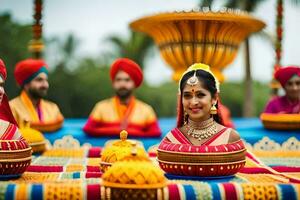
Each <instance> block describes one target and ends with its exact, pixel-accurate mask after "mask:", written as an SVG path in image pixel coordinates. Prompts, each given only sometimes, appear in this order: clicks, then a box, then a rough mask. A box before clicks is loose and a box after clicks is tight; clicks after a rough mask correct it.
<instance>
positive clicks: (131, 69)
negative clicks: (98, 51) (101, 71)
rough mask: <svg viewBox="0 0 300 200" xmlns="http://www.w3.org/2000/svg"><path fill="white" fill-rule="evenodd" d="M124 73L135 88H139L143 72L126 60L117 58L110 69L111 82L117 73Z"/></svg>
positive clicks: (133, 63) (135, 64)
mask: <svg viewBox="0 0 300 200" xmlns="http://www.w3.org/2000/svg"><path fill="white" fill-rule="evenodd" d="M120 70H122V71H124V72H126V73H127V74H128V75H129V76H130V77H131V79H132V80H133V81H134V83H135V87H139V86H140V85H141V83H142V82H143V72H142V70H141V68H140V66H139V65H138V64H137V63H135V62H134V61H132V60H130V59H128V58H119V59H117V60H115V62H114V63H113V64H112V66H111V69H110V78H111V80H114V79H115V76H116V74H117V72H118V71H120Z"/></svg>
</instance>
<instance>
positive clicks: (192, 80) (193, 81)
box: [186, 70, 199, 86]
mask: <svg viewBox="0 0 300 200" xmlns="http://www.w3.org/2000/svg"><path fill="white" fill-rule="evenodd" d="M198 82H199V80H198V78H197V76H196V70H195V72H194V75H193V76H192V77H191V78H189V79H188V80H187V82H186V83H187V84H188V85H190V86H195V85H197V83H198Z"/></svg>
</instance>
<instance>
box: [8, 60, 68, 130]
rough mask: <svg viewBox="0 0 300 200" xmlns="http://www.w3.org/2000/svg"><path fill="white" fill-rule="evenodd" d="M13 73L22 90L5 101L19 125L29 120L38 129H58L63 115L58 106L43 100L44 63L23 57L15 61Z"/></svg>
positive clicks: (46, 76) (46, 79) (45, 66)
mask: <svg viewBox="0 0 300 200" xmlns="http://www.w3.org/2000/svg"><path fill="white" fill-rule="evenodd" d="M14 75H15V79H16V81H17V83H18V85H19V86H20V87H21V88H22V92H21V94H20V96H18V97H16V98H14V99H13V100H11V101H10V102H9V103H10V107H11V109H12V112H13V114H14V116H15V119H16V120H17V122H18V124H19V126H20V127H22V126H23V125H24V123H27V122H29V123H30V126H31V127H32V128H35V129H37V130H39V131H42V132H44V131H45V132H52V131H56V130H58V129H59V128H61V126H62V124H63V121H64V117H63V115H62V114H61V112H60V110H59V108H58V106H57V105H56V104H55V103H53V102H50V101H47V100H44V99H43V98H44V97H46V95H47V91H48V88H49V83H48V69H47V64H46V63H45V62H44V61H43V60H38V59H26V60H23V61H21V62H19V63H17V65H16V68H15V71H14Z"/></svg>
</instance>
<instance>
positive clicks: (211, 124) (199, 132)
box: [186, 118, 217, 141]
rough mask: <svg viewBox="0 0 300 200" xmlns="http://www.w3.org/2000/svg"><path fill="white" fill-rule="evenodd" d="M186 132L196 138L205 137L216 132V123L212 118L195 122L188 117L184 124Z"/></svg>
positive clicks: (202, 138) (201, 138)
mask: <svg viewBox="0 0 300 200" xmlns="http://www.w3.org/2000/svg"><path fill="white" fill-rule="evenodd" d="M186 128H187V134H188V135H189V136H192V137H193V138H195V139H197V140H199V141H200V140H204V139H207V138H209V137H211V136H213V135H214V134H216V133H217V124H216V122H215V121H214V119H213V118H209V119H208V120H205V121H203V122H195V121H192V120H190V119H188V123H187V125H186Z"/></svg>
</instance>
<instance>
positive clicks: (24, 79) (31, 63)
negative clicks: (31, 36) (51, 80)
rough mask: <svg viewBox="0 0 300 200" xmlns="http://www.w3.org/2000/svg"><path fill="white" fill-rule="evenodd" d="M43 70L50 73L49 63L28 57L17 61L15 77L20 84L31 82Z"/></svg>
mask: <svg viewBox="0 0 300 200" xmlns="http://www.w3.org/2000/svg"><path fill="white" fill-rule="evenodd" d="M41 72H45V73H46V74H48V70H47V64H46V63H45V61H44V60H38V59H26V60H22V61H20V62H18V63H17V65H16V68H15V72H14V75H15V78H16V81H17V83H18V84H19V85H20V86H23V85H24V84H26V83H29V82H30V81H32V79H34V78H35V77H36V76H37V75H39V74H40V73H41Z"/></svg>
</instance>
